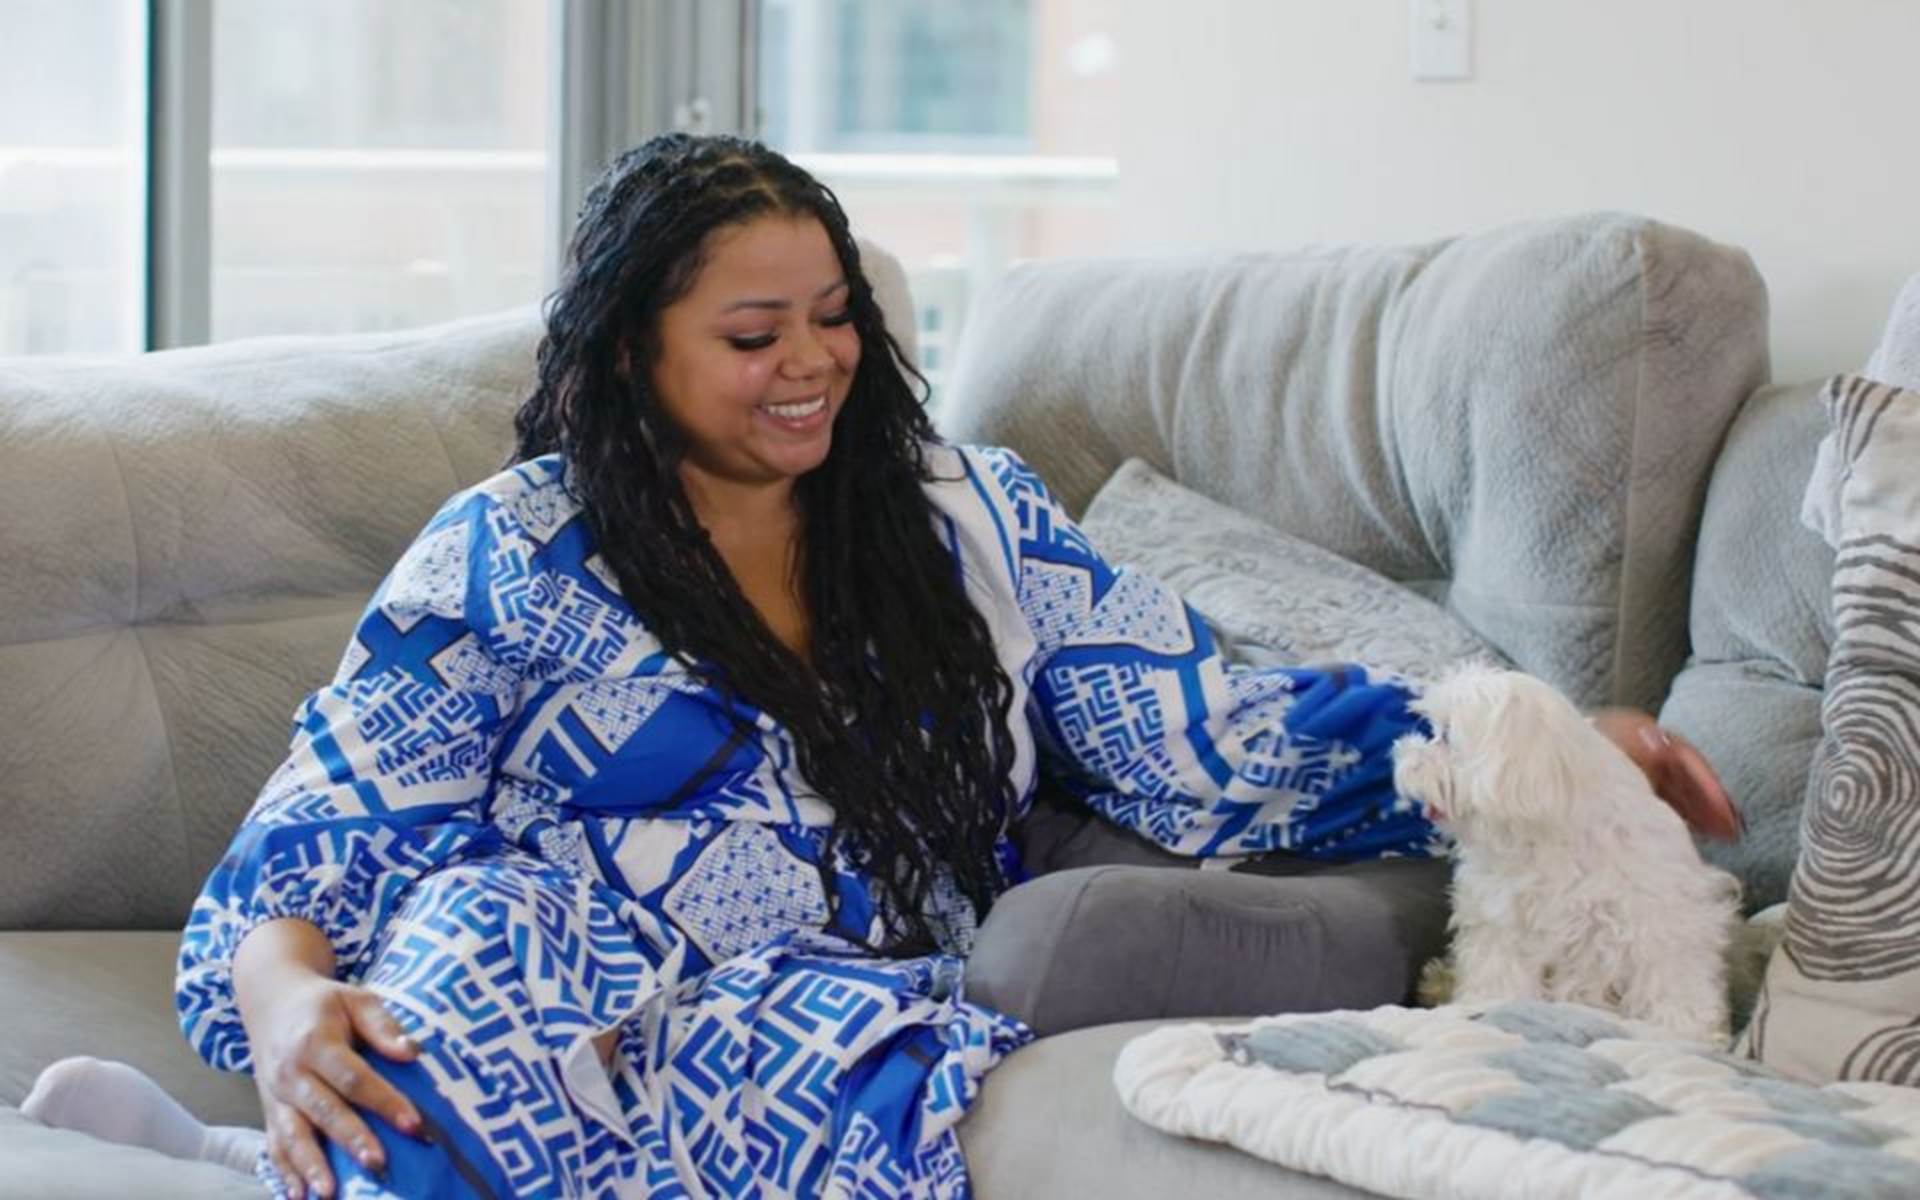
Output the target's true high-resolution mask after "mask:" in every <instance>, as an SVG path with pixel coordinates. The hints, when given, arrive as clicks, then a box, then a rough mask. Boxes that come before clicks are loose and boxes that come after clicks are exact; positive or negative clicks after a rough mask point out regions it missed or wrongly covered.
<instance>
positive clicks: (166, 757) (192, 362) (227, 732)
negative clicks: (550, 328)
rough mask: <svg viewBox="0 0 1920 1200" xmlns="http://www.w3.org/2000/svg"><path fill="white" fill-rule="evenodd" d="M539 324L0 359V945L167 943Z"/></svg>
mask: <svg viewBox="0 0 1920 1200" xmlns="http://www.w3.org/2000/svg"><path fill="white" fill-rule="evenodd" d="M863 262H864V264H865V266H866V269H867V271H868V273H869V274H870V275H871V276H872V277H873V279H874V282H875V287H876V291H877V293H878V295H879V298H880V301H881V306H882V308H883V309H884V310H885V311H886V313H887V317H888V324H889V327H890V328H893V329H896V330H899V331H901V333H902V334H903V335H904V336H903V349H905V350H906V351H907V352H908V353H909V354H911V347H912V345H913V342H912V320H911V315H910V314H911V312H912V308H911V305H910V303H909V301H908V297H907V294H906V288H905V277H904V276H903V275H902V273H901V271H900V267H899V264H898V263H897V262H896V261H895V260H894V259H892V257H891V256H889V255H887V254H886V253H885V252H884V251H881V250H878V249H876V248H875V247H872V246H865V247H863ZM539 333H540V328H539V320H538V317H537V316H536V314H535V313H534V311H533V310H532V309H531V308H528V309H525V310H521V311H517V312H513V313H506V314H501V315H497V316H490V317H482V318H476V319H472V320H467V321H459V322H455V323H452V324H447V325H439V326H434V327H431V328H426V329H417V330H409V331H405V332H400V333H387V334H370V335H356V336H348V337H304V338H267V339H256V340H249V341H241V342H232V343H226V344H223V345H218V346H212V347H206V348H202V349H193V350H178V351H168V352H164V353H158V354H147V355H134V356H123V357H113V358H97V359H30V358H14V359H0V929H20V928H112V927H123V928H178V927H179V925H180V922H181V921H182V920H183V919H184V917H185V915H186V911H187V908H188V906H189V905H190V904H191V903H192V900H193V897H194V896H195V895H196V894H197V892H198V890H199V887H200V884H201V882H202V881H203V880H204V878H205V876H206V873H207V870H208V868H210V867H211V866H212V864H213V861H214V859H215V858H216V857H217V856H218V855H219V854H220V853H221V851H222V850H224V849H225V847H226V844H227V841H228V839H229V838H231V837H232V835H233V832H234V829H235V828H236V827H237V825H238V824H239V821H240V818H241V817H242V815H244V814H245V812H246V810H247V808H248V807H249V806H250V805H251V804H252V802H253V799H254V796H255V795H256V794H257V793H258V791H259V789H260V786H261V784H262V783H264V782H265V781H266V778H267V776H268V774H270V773H271V772H272V770H273V768H274V767H275V766H276V765H277V764H278V762H279V760H280V758H281V756H282V755H283V754H284V753H285V751H286V747H287V741H288V737H289V735H290V728H289V718H290V717H291V715H292V713H293V710H294V707H295V706H296V705H297V704H298V703H299V702H300V701H301V699H302V698H304V697H305V695H306V694H307V693H308V692H310V691H311V690H312V689H314V688H316V687H318V686H320V685H322V684H324V683H326V682H327V680H328V679H329V678H331V677H332V675H333V672H334V668H335V666H336V665H337V664H338V662H339V660H340V655H341V653H342V651H343V650H344V649H345V647H346V643H347V638H348V636H349V634H350V632H351V630H352V627H353V625H354V622H355V621H356V620H357V619H358V617H359V615H360V612H361V610H362V609H363V608H364V607H365V605H366V602H367V598H368V597H369V596H370V595H371V594H372V592H373V589H374V587H375V586H376V585H377V584H378V583H379V581H380V579H381V578H382V577H383V576H384V575H385V574H386V572H387V569H388V568H389V567H390V566H391V565H392V564H393V562H394V560H395V559H396V558H398V557H399V555H400V552H401V551H402V550H404V549H405V547H406V546H407V544H408V543H409V542H410V541H411V540H412V538H413V536H414V535H415V534H416V533H418V532H419V530H420V527H421V526H422V525H423V524H425V522H426V521H427V519H428V518H429V517H430V516H432V515H433V513H434V512H435V511H436V510H437V509H438V508H439V507H440V505H441V503H442V502H443V501H444V500H445V499H446V498H447V497H448V496H449V495H451V494H452V493H454V492H456V491H458V490H460V489H461V488H464V487H467V486H469V485H471V484H473V483H476V482H478V481H480V480H482V479H485V478H486V477H487V476H489V475H491V474H493V473H494V472H495V471H497V470H498V469H499V468H500V466H501V464H502V463H503V462H504V460H505V458H506V456H507V454H508V452H509V451H510V450H511V448H512V414H513V410H514V408H515V407H516V406H517V405H518V404H519V402H520V401H521V399H523V398H524V396H525V395H526V393H527V390H528V388H529V386H530V384H531V381H532V375H533V354H534V349H535V346H536V344H537V342H538V338H539Z"/></svg>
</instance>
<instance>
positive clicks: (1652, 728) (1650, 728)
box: [1640, 725, 1673, 750]
mask: <svg viewBox="0 0 1920 1200" xmlns="http://www.w3.org/2000/svg"><path fill="white" fill-rule="evenodd" d="M1640 740H1641V741H1642V742H1645V743H1646V745H1647V749H1649V750H1665V749H1666V748H1667V747H1668V746H1671V745H1673V739H1672V738H1671V737H1668V736H1667V731H1666V730H1664V729H1662V728H1660V727H1659V726H1658V725H1645V726H1642V727H1641V729H1640Z"/></svg>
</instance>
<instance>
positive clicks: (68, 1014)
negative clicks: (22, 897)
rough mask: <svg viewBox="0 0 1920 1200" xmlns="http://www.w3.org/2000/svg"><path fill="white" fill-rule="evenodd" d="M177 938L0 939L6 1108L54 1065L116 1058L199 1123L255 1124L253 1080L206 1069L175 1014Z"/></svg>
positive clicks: (0, 1053)
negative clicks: (79, 1057) (79, 1058)
mask: <svg viewBox="0 0 1920 1200" xmlns="http://www.w3.org/2000/svg"><path fill="white" fill-rule="evenodd" d="M179 947H180V938H179V935H178V934H172V933H161V932H154V931H137V932H111V931H104V930H95V931H89V932H86V933H47V932H34V933H0V996H4V997H5V998H6V1015H7V1024H6V1031H5V1035H4V1036H3V1037H0V1104H12V1105H18V1104H19V1103H20V1101H21V1100H23V1099H25V1098H26V1095H27V1092H28V1090H29V1089H31V1088H32V1086H33V1081H34V1078H35V1077H36V1076H38V1075H39V1074H40V1071H41V1069H42V1068H44V1067H45V1066H46V1065H47V1064H48V1063H50V1062H54V1061H56V1060H58V1059H62V1058H67V1057H69V1056H71V1055H75V1054H90V1055H93V1056H94V1057H96V1058H110V1059H117V1060H119V1061H121V1062H127V1063H132V1064H133V1065H134V1066H136V1067H138V1068H140V1069H141V1070H142V1071H145V1072H146V1073H147V1074H149V1075H151V1076H153V1078H154V1079H155V1080H157V1081H158V1082H159V1083H160V1086H161V1087H163V1088H165V1089H166V1090H167V1091H168V1092H170V1093H171V1094H172V1095H173V1096H174V1097H175V1098H177V1099H178V1100H179V1101H180V1102H181V1103H182V1104H184V1105H186V1106H187V1107H188V1108H190V1109H192V1110H193V1112H194V1113H195V1114H197V1115H198V1116H199V1117H200V1118H201V1119H202V1120H204V1121H210V1122H213V1123H214V1124H218V1125H256V1126H257V1125H259V1124H260V1103H259V1101H258V1100H257V1099H255V1096H254V1090H253V1080H251V1079H249V1078H247V1077H245V1076H241V1075H226V1074H222V1073H220V1072H218V1071H215V1070H213V1069H212V1068H211V1067H208V1066H206V1065H205V1064H204V1063H202V1062H201V1061H200V1060H199V1059H198V1058H197V1057H195V1055H194V1053H193V1051H192V1050H190V1049H188V1048H187V1041H186V1039H185V1038H184V1037H182V1036H181V1035H180V1027H179V1025H178V1023H177V1022H176V1021H175V1019H174V1015H173V960H174V955H175V953H176V952H177V951H178V950H179Z"/></svg>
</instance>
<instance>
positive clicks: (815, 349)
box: [781, 330, 833, 379]
mask: <svg viewBox="0 0 1920 1200" xmlns="http://www.w3.org/2000/svg"><path fill="white" fill-rule="evenodd" d="M788 346H789V349H790V352H789V353H788V355H787V357H786V361H785V362H784V363H782V364H781V365H782V366H783V367H784V368H785V369H786V373H787V375H788V376H789V377H791V378H794V379H811V378H812V377H814V376H815V375H824V374H826V373H827V372H828V371H830V370H832V369H833V355H832V354H831V353H829V352H828V350H827V345H826V343H825V342H823V341H821V340H820V339H819V338H818V337H817V336H815V335H814V333H813V332H812V331H811V330H809V331H807V332H805V333H800V334H796V335H794V337H793V339H792V340H791V341H790V342H789V343H788Z"/></svg>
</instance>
